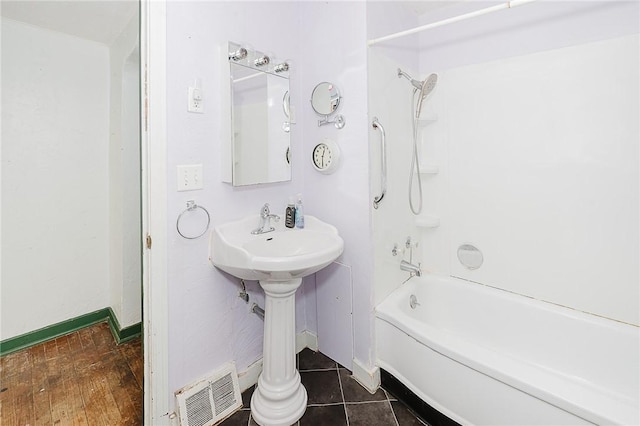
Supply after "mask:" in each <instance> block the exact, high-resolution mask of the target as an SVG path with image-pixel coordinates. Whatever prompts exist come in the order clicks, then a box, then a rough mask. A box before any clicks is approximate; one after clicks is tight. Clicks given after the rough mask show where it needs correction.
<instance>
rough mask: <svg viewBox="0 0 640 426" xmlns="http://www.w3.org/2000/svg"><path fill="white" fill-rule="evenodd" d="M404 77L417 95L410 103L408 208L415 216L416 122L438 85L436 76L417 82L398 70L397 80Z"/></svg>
mask: <svg viewBox="0 0 640 426" xmlns="http://www.w3.org/2000/svg"><path fill="white" fill-rule="evenodd" d="M400 77H404V78H406V79H407V80H409V81H410V82H411V85H412V86H413V87H414V88H415V90H414V91H413V97H414V98H415V95H416V93H418V101H417V102H416V104H415V109H414V104H413V99H412V103H411V107H412V108H411V109H412V115H413V116H414V117H413V120H412V124H413V158H412V159H411V171H410V172H409V207H410V208H411V212H412V213H413V214H415V215H418V214H420V212H421V211H422V177H421V175H420V164H419V163H418V126H417V121H418V119H419V118H420V113H421V112H422V104H423V101H424V100H425V98H426V97H427V96H428V95H429V93H431V92H433V89H435V87H436V84H437V83H438V75H437V74H431V75H430V76H429V77H427V78H426V80H424V81H418V80H414V79H413V78H411V76H410V75H409V74H407V73H406V72H404V71H402V70H401V69H400V68H398V78H400ZM414 176H417V178H418V179H417V180H418V206H417V207H416V206H414V205H413V181H414Z"/></svg>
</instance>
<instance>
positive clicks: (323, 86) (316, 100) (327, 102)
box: [311, 81, 341, 115]
mask: <svg viewBox="0 0 640 426" xmlns="http://www.w3.org/2000/svg"><path fill="white" fill-rule="evenodd" d="M340 99H341V98H340V92H339V91H338V88H337V87H336V86H335V85H334V84H333V83H328V82H326V81H324V82H322V83H318V85H317V86H316V87H315V89H313V93H311V106H312V107H313V110H314V111H315V112H317V113H318V114H320V115H330V114H332V113H333V112H334V111H335V110H336V109H338V105H339V104H340Z"/></svg>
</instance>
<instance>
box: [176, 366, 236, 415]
mask: <svg viewBox="0 0 640 426" xmlns="http://www.w3.org/2000/svg"><path fill="white" fill-rule="evenodd" d="M176 398H177V400H178V409H179V413H180V424H181V425H182V426H212V425H214V424H216V423H217V422H219V421H220V420H222V419H225V418H227V417H228V416H230V415H231V414H232V413H234V412H235V411H236V410H237V409H238V408H240V407H241V406H242V398H241V396H240V387H239V386H238V374H237V373H236V366H235V364H234V363H227V364H225V365H224V366H223V367H222V368H220V369H219V370H217V371H216V372H215V373H213V375H211V376H210V377H207V378H205V379H204V380H201V381H199V382H197V383H194V384H191V385H189V386H186V387H184V388H182V389H180V390H179V391H177V392H176Z"/></svg>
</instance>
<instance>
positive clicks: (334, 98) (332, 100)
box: [309, 81, 346, 129]
mask: <svg viewBox="0 0 640 426" xmlns="http://www.w3.org/2000/svg"><path fill="white" fill-rule="evenodd" d="M324 87H327V88H328V90H333V91H335V95H331V96H329V102H328V105H327V107H328V111H327V112H326V113H325V110H324V109H322V107H323V105H320V104H319V102H320V101H321V100H320V99H318V97H317V96H316V91H318V90H320V89H323V88H324ZM314 101H317V102H315V103H314ZM323 101H324V100H323ZM309 102H310V103H311V108H312V109H313V111H314V112H315V113H316V114H317V115H319V116H321V117H323V118H322V119H320V120H318V127H320V126H324V125H326V124H333V125H334V126H335V127H336V129H342V128H343V127H344V125H345V124H346V120H345V118H344V116H342V115H341V114H336V112H337V111H338V108H339V107H340V104H341V103H342V95H341V94H340V90H339V89H338V86H336V85H335V84H334V83H331V82H329V81H321V82H320V83H318V84H316V86H315V87H314V88H313V90H312V91H311V99H310V100H309ZM319 109H320V110H319ZM334 114H336V116H335V118H334V119H333V120H331V119H330V118H329V117H331V116H332V115H334Z"/></svg>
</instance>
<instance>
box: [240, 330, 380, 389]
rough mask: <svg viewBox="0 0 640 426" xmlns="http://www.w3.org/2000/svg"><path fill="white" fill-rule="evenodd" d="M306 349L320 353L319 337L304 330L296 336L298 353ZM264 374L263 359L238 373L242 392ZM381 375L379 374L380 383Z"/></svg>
mask: <svg viewBox="0 0 640 426" xmlns="http://www.w3.org/2000/svg"><path fill="white" fill-rule="evenodd" d="M304 348H309V349H311V350H312V351H316V352H317V351H318V336H316V335H315V334H313V333H311V332H310V331H308V330H304V331H302V332H300V333H298V334H296V353H298V352H300V351H301V350H303V349H304ZM260 373H262V358H260V359H259V360H257V361H256V362H254V363H253V364H251V365H250V366H249V367H247V369H246V370H245V371H242V372H240V373H238V385H239V386H240V392H244V391H246V390H247V389H249V388H250V387H251V386H253V385H255V384H256V383H258V377H259V376H260ZM379 378H380V374H378V382H380V380H379Z"/></svg>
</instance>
